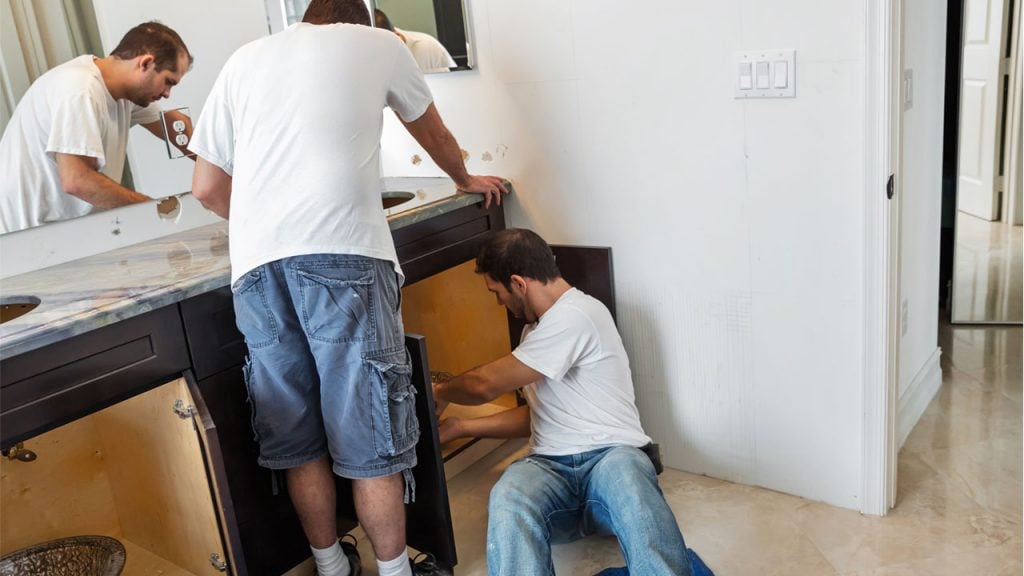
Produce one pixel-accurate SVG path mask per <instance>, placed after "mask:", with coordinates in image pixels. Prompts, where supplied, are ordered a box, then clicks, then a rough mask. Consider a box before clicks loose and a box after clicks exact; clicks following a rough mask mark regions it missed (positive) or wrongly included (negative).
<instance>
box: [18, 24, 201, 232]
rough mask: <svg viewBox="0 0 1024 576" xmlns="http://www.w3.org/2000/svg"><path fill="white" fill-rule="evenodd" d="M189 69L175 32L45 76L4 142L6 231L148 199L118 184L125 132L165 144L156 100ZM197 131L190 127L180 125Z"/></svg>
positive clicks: (140, 34)
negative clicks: (138, 129)
mask: <svg viewBox="0 0 1024 576" xmlns="http://www.w3.org/2000/svg"><path fill="white" fill-rule="evenodd" d="M191 66H192V55H191V54H190V53H189V51H188V48H187V47H186V46H185V43H184V42H183V41H182V40H181V37H180V36H178V33H177V32H175V31H174V30H172V29H170V28H168V27H167V26H164V25H163V24H160V23H159V22H146V23H144V24H139V25H138V26H136V27H134V28H132V29H131V30H129V31H128V33H127V34H125V35H124V37H123V38H122V39H121V42H120V43H119V44H118V45H117V47H116V48H115V49H114V51H113V52H111V53H110V55H109V56H107V57H106V58H99V57H96V56H93V55H90V54H86V55H83V56H79V57H78V58H75V59H73V60H70V61H68V62H65V63H64V64H61V65H59V66H56V67H54V68H53V69H51V70H50V71H48V72H46V73H45V74H43V75H42V76H40V77H39V78H38V79H37V80H36V81H35V82H34V83H33V84H32V86H31V87H29V89H28V91H27V92H25V95H24V96H23V97H22V99H21V101H20V102H19V103H18V106H17V108H15V110H14V114H13V116H12V117H11V121H10V124H8V126H7V130H5V131H4V135H3V139H2V140H0V232H13V231H15V230H21V229H23V228H29V227H32V226H38V225H40V224H44V223H47V222H55V221H58V220H65V219H68V218H75V217H77V216H84V215H86V214H89V213H90V212H92V211H94V210H95V209H97V208H98V209H106V208H114V207H117V206H125V205H127V204H134V203H136V202H144V201H147V200H150V198H149V197H148V196H146V195H144V194H140V193H138V192H135V191H133V190H129V189H128V188H125V187H124V186H122V185H121V184H120V182H121V175H122V173H123V171H124V161H125V152H126V148H127V145H128V130H129V128H131V127H132V126H133V125H135V124H141V125H142V126H144V127H145V128H146V129H147V130H149V131H150V132H152V133H153V135H155V136H156V137H158V138H160V139H161V140H163V137H164V132H163V125H162V124H161V121H160V108H159V106H158V105H157V104H156V102H157V100H160V99H162V98H167V97H168V96H170V94H171V89H172V88H173V87H174V86H175V85H177V84H178V83H179V82H180V81H181V79H182V77H183V76H184V75H185V73H186V72H187V71H188V70H189V69H190V68H191ZM176 119H180V120H183V121H184V122H185V123H186V125H187V130H186V133H187V134H191V125H192V124H191V121H190V120H189V119H188V118H187V117H186V116H184V115H181V116H180V118H176Z"/></svg>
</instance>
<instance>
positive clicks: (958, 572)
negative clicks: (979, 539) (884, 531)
mask: <svg viewBox="0 0 1024 576" xmlns="http://www.w3.org/2000/svg"><path fill="white" fill-rule="evenodd" d="M1022 570H1024V568H1022V565H1021V542H1020V540H1017V539H1014V540H1013V541H1010V542H1006V543H1005V544H1001V545H999V546H996V547H990V548H979V549H976V550H972V551H969V552H956V553H949V554H942V555H940V556H937V557H933V558H925V559H922V560H915V561H912V562H906V563H903V564H894V565H890V566H885V567H883V568H877V569H874V570H867V571H862V572H847V573H843V574H842V575H841V576H964V575H978V576H1020V574H1021V573H1022Z"/></svg>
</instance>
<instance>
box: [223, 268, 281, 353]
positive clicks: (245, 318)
mask: <svg viewBox="0 0 1024 576" xmlns="http://www.w3.org/2000/svg"><path fill="white" fill-rule="evenodd" d="M231 292H232V294H233V295H234V298H233V301H234V307H235V324H236V325H237V326H238V331H239V332H241V333H242V335H243V336H245V343H246V344H247V345H248V346H249V347H250V348H262V347H264V346H270V345H271V344H276V343H277V342H278V340H279V338H278V333H277V323H276V322H275V321H274V315H273V314H272V313H271V311H270V305H269V304H268V302H267V294H266V290H265V289H264V280H263V272H262V270H260V269H259V268H257V269H255V270H250V271H249V272H246V273H245V275H243V276H242V277H241V278H239V279H238V280H237V281H236V282H235V283H234V285H232V286H231Z"/></svg>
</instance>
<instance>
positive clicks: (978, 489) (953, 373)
mask: <svg viewBox="0 0 1024 576" xmlns="http://www.w3.org/2000/svg"><path fill="white" fill-rule="evenodd" d="M940 332H941V337H940V339H941V342H940V345H941V346H942V349H943V356H942V370H943V386H942V388H941V389H940V391H939V393H938V395H937V396H936V398H935V399H934V400H933V401H932V403H931V405H930V406H929V407H928V409H927V411H926V412H925V414H924V416H923V417H922V418H921V420H920V422H919V424H918V425H917V427H915V429H914V430H913V432H911V434H910V437H909V439H908V440H907V443H906V445H905V446H904V448H903V450H902V451H901V452H900V458H899V485H898V486H899V488H898V496H897V504H896V508H895V509H894V510H893V511H892V512H891V513H890V514H889V516H887V517H885V518H877V517H869V516H862V515H860V514H858V513H856V512H853V511H849V510H843V509H839V508H834V507H831V506H827V505H825V504H819V503H815V502H809V501H807V500H803V499H801V498H796V497H793V496H787V495H785V494H780V493H777V492H772V491H770V490H765V489H761V488H754V487H750V486H743V485H739V484H732V483H729V482H723V481H721V480H714V479H711V478H706V477H702V476H694V475H691V474H686V473H683V472H677V471H674V470H666V471H665V473H664V474H663V475H662V476H661V484H662V488H663V490H664V492H665V494H666V497H667V498H668V501H669V503H670V504H671V505H672V508H673V509H674V510H675V511H676V516H677V518H678V520H679V523H680V526H681V527H682V529H683V534H684V535H685V537H686V539H687V544H689V546H690V547H691V548H693V549H695V550H696V551H697V552H698V553H700V555H701V556H702V557H703V558H704V560H705V561H706V562H707V563H708V565H709V566H710V567H711V568H712V569H713V570H714V571H715V573H716V574H717V575H718V576H742V575H752V576H753V575H757V576H771V575H778V576H783V575H785V576H804V575H806V576H829V575H842V576H882V575H884V576H910V575H921V576H943V575H947V574H948V575H957V576H962V575H972V576H1018V575H1020V574H1021V573H1022V563H1021V551H1022V538H1021V495H1022V484H1021V460H1022V443H1021V439H1022V428H1021V426H1022V423H1021V413H1022V412H1021V411H1022V408H1021V380H1022V371H1021V346H1022V340H1021V328H1020V327H992V328H976V327H950V326H947V325H942V326H940ZM523 452H524V445H523V444H522V443H521V442H509V443H506V444H505V445H504V446H503V447H501V448H499V449H498V450H496V451H495V452H493V453H491V454H490V455H489V456H487V457H485V458H484V459H482V460H480V461H479V462H477V463H476V464H474V465H473V466H472V467H470V468H469V469H467V470H466V471H465V472H463V473H462V474H459V475H458V476H456V477H455V478H453V479H452V480H451V481H450V483H449V492H450V496H451V499H452V500H451V503H452V510H453V516H454V523H455V538H456V542H457V543H458V548H459V557H460V562H459V565H458V567H457V568H456V574H458V575H459V576H471V575H483V574H486V573H487V569H486V563H485V560H484V545H485V537H486V509H487V494H488V492H489V490H490V487H491V486H492V485H493V484H494V482H495V481H496V480H497V478H498V476H499V475H500V474H501V471H502V470H503V469H504V468H505V466H507V465H508V464H509V463H510V462H511V461H512V460H514V459H515V458H518V457H519V456H520V455H522V453H523ZM360 548H361V550H362V552H363V554H364V558H372V555H371V552H370V550H369V546H368V544H367V543H366V542H365V540H364V541H363V542H361V546H360ZM554 553H555V569H556V572H557V573H558V574H559V576H569V575H580V576H590V575H591V574H594V573H596V572H598V571H599V570H600V569H602V568H604V567H607V566H620V565H622V564H623V562H622V558H621V555H620V554H619V551H618V546H617V544H616V543H615V541H614V539H611V538H590V539H587V540H583V541H580V542H576V543H573V544H569V545H562V546H556V547H555V549H554ZM364 564H366V565H367V570H366V571H364V574H368V575H371V574H376V570H375V567H372V566H370V565H371V564H372V561H370V562H364Z"/></svg>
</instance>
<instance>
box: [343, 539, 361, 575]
mask: <svg viewBox="0 0 1024 576" xmlns="http://www.w3.org/2000/svg"><path fill="white" fill-rule="evenodd" d="M346 538H348V540H346ZM338 543H339V544H341V551H342V552H344V553H345V557H346V558H348V567H349V570H350V572H349V576H359V575H360V574H362V573H363V564H362V562H361V561H360V560H359V550H356V544H357V543H358V541H357V540H356V537H355V536H353V535H351V534H345V535H344V536H342V537H341V540H340V541H339V542H338Z"/></svg>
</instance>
